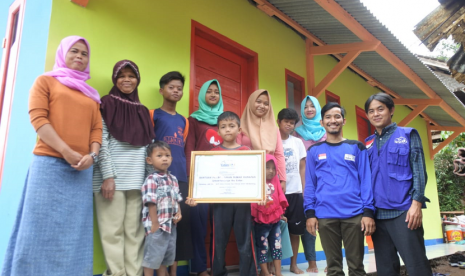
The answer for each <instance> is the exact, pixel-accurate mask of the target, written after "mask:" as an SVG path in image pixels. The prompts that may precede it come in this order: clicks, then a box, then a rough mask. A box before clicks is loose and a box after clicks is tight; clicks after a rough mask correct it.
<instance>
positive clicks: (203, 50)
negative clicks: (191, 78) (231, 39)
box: [192, 37, 248, 116]
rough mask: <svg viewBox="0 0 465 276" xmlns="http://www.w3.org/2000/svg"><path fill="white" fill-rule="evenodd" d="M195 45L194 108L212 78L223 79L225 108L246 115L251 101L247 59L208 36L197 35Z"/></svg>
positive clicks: (222, 91)
mask: <svg viewBox="0 0 465 276" xmlns="http://www.w3.org/2000/svg"><path fill="white" fill-rule="evenodd" d="M195 42H196V45H195V59H194V64H195V90H194V94H193V95H192V97H193V98H194V110H197V109H198V108H199V102H198V98H199V91H200V87H202V84H204V83H205V82H206V81H208V80H211V79H217V80H218V81H219V82H220V86H221V93H222V96H223V104H224V110H225V111H232V112H234V113H236V114H237V115H239V116H241V115H242V106H243V105H244V106H245V104H246V103H247V97H248V93H247V92H246V90H247V86H246V83H247V81H246V79H247V59H245V58H244V57H241V56H239V55H237V54H235V53H232V52H231V51H228V50H226V49H224V48H221V47H220V46H218V45H216V44H214V43H212V42H210V41H208V40H206V39H204V38H201V37H197V38H196V40H195Z"/></svg>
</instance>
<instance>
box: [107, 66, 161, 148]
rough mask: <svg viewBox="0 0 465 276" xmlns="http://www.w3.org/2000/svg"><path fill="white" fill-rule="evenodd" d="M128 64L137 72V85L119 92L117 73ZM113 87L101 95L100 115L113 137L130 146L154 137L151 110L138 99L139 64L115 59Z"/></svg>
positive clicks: (142, 144)
mask: <svg viewBox="0 0 465 276" xmlns="http://www.w3.org/2000/svg"><path fill="white" fill-rule="evenodd" d="M127 67H129V68H131V70H132V71H133V72H134V74H136V77H137V86H136V89H134V91H132V93H131V94H125V93H123V92H121V90H119V89H118V87H117V86H116V82H117V80H118V74H119V73H120V72H121V70H122V69H124V68H127ZM111 79H112V81H113V84H114V85H113V87H112V88H111V90H110V93H109V94H108V95H106V96H103V97H102V104H101V105H100V111H101V112H102V119H103V120H104V121H105V124H106V125H107V127H108V132H110V134H111V135H113V137H115V138H116V140H118V141H120V142H126V143H129V144H131V145H133V146H146V145H148V144H150V143H151V142H152V140H153V139H154V138H155V134H154V132H153V123H152V119H151V118H150V112H149V110H148V109H147V107H145V106H144V105H143V104H142V103H141V102H140V101H139V92H138V91H137V87H138V86H139V84H140V74H139V67H137V65H136V64H135V63H134V62H132V61H130V60H127V59H125V60H121V61H118V62H117V63H116V64H115V66H114V67H113V74H112V75H111Z"/></svg>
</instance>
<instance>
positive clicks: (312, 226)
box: [306, 218, 318, 237]
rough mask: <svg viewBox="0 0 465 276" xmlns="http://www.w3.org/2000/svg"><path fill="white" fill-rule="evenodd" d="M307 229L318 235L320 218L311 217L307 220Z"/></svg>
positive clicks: (311, 233) (313, 234)
mask: <svg viewBox="0 0 465 276" xmlns="http://www.w3.org/2000/svg"><path fill="white" fill-rule="evenodd" d="M306 225H307V231H308V233H310V235H312V236H315V237H316V231H318V219H317V218H309V219H307V222H306Z"/></svg>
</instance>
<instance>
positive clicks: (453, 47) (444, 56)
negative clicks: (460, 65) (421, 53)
mask: <svg viewBox="0 0 465 276" xmlns="http://www.w3.org/2000/svg"><path fill="white" fill-rule="evenodd" d="M459 47H460V43H456V42H455V41H454V40H452V39H443V40H441V42H440V43H439V45H438V46H436V49H434V52H435V53H436V55H435V58H437V59H439V60H441V61H444V62H447V61H448V60H449V59H450V58H451V57H452V56H453V55H454V54H455V53H456V52H457V50H458V49H459Z"/></svg>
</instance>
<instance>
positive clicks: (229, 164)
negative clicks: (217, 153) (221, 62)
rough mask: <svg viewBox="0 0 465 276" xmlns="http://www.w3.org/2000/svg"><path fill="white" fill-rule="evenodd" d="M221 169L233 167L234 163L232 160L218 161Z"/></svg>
mask: <svg viewBox="0 0 465 276" xmlns="http://www.w3.org/2000/svg"><path fill="white" fill-rule="evenodd" d="M220 167H221V168H222V169H234V168H235V167H236V164H235V163H234V162H233V161H232V160H223V161H221V163H220Z"/></svg>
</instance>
